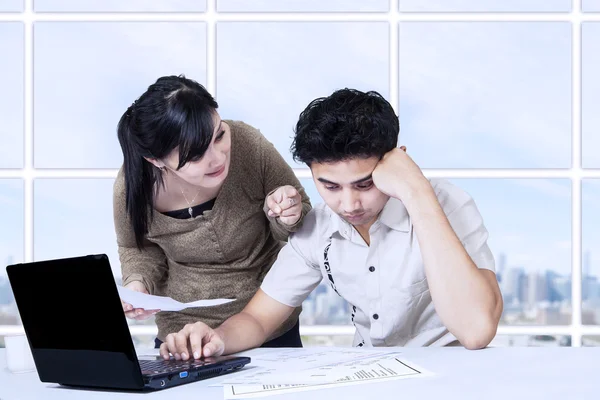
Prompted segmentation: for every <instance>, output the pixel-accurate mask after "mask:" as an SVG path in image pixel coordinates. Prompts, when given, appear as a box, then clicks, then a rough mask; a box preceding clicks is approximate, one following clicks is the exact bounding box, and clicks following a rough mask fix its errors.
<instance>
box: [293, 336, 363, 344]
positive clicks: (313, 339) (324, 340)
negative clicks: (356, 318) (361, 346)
mask: <svg viewBox="0 0 600 400" xmlns="http://www.w3.org/2000/svg"><path fill="white" fill-rule="evenodd" d="M301 339H302V346H303V347H324V346H336V347H352V341H353V340H354V335H316V336H304V335H302V336H301Z"/></svg>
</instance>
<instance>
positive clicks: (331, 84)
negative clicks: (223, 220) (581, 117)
mask: <svg viewBox="0 0 600 400" xmlns="http://www.w3.org/2000/svg"><path fill="white" fill-rule="evenodd" d="M557 4H558V3H557ZM14 26H15V27H16V29H12V30H11V27H10V26H7V25H6V24H0V38H1V39H0V47H1V46H4V47H2V50H3V51H6V52H7V54H17V56H15V57H7V58H6V59H7V60H8V62H6V63H2V65H0V72H2V73H1V74H0V76H4V77H7V76H11V77H13V76H17V77H18V78H19V79H13V78H10V79H7V78H0V79H5V80H6V83H4V82H3V84H6V85H7V86H6V87H7V88H8V90H9V93H11V96H13V97H12V98H13V99H14V98H17V99H19V97H18V96H22V90H21V88H20V87H19V86H18V85H17V87H16V88H12V89H11V86H10V85H11V84H14V82H15V81H19V82H20V81H22V79H21V78H22V75H19V73H20V74H22V72H20V71H19V68H20V67H18V66H17V67H15V66H12V62H14V60H15V59H18V60H21V59H22V57H20V55H19V49H18V46H15V45H14V43H19V40H21V37H22V33H21V31H20V27H19V26H18V25H16V24H15V25H14ZM3 29H4V30H3ZM400 33H401V43H400V45H401V47H400V57H401V58H400V68H401V71H400V99H399V104H400V118H401V129H402V132H401V143H402V144H406V145H407V146H408V151H409V153H410V154H411V155H412V156H413V157H414V159H415V161H416V162H417V163H418V164H419V165H421V166H423V167H440V168H443V167H452V168H453V167H495V166H502V167H539V168H542V167H568V166H569V162H570V125H571V120H570V118H571V117H570V113H571V108H570V107H571V106H570V104H571V103H570V90H571V88H570V63H571V61H570V58H569V57H570V29H569V26H568V25H566V24H562V23H542V24H540V23H518V24H497V23H485V24H484V23H479V24H446V23H442V24H436V25H432V24H428V23H418V24H417V23H411V24H406V25H403V26H402V27H401V30H400ZM35 38H36V43H35V113H36V114H35V117H36V120H35V124H34V126H35V163H36V167H53V168H63V167H76V168H92V167H109V168H115V167H118V166H119V165H120V162H121V154H120V149H119V146H118V142H117V139H116V133H115V126H116V123H117V120H118V118H119V116H120V115H121V114H122V112H123V111H124V110H125V108H126V107H127V106H128V105H129V104H130V103H131V102H132V101H133V99H135V98H136V97H137V96H139V94H141V92H142V91H143V90H144V89H145V88H146V87H147V86H148V85H150V84H151V83H152V82H153V81H154V80H155V79H156V78H157V77H158V76H160V75H164V74H178V73H185V74H186V75H188V76H189V77H191V78H194V79H196V80H198V81H200V82H201V83H205V82H206V45H205V26H204V25H203V24H201V23H197V24H193V23H185V24H180V23H156V24H153V23H38V24H36V27H35ZM217 41H218V47H217V93H216V96H217V100H218V101H219V103H220V106H221V107H220V112H221V115H222V116H223V117H224V118H231V119H241V120H244V121H246V122H248V123H251V124H253V125H255V126H256V127H257V128H259V129H261V131H262V132H263V133H264V134H265V136H267V137H268V138H269V140H271V141H272V142H273V143H274V144H275V145H276V146H277V148H278V149H279V150H280V152H281V153H282V154H283V155H284V156H285V157H286V159H288V160H290V159H291V157H290V156H289V152H288V148H289V143H290V141H291V140H290V138H291V136H292V134H293V132H292V128H293V126H294V124H295V122H296V119H297V116H298V114H299V112H300V111H302V109H303V108H304V107H305V106H306V104H307V103H308V102H309V101H310V100H312V99H313V98H315V97H318V96H325V95H328V94H330V93H331V91H333V90H335V89H338V88H341V87H345V86H348V87H356V88H359V89H365V90H366V89H375V90H378V91H380V92H381V93H382V94H383V95H384V96H386V97H389V95H390V93H389V54H388V48H389V42H388V27H387V25H386V24H382V23H333V24H322V23H264V24H256V23H220V24H218V27H217ZM10 46H12V48H13V50H12V52H11V50H10V49H11V47H10ZM14 48H17V49H16V50H14ZM584 61H585V62H587V61H588V59H587V58H586V59H584ZM17 65H18V64H17ZM11 68H12V69H11ZM0 101H2V100H0ZM586 101H589V103H587V104H588V106H587V107H590V108H594V107H597V105H596V104H597V100H595V99H591V100H589V99H587V98H586ZM16 103H17V104H22V101H20V102H19V101H17V102H16ZM14 104H15V103H14V102H5V103H2V108H0V109H1V110H2V111H4V110H6V109H7V108H6V107H10V106H11V105H12V106H13V107H15V106H14ZM19 107H20V106H19ZM19 107H17V108H15V109H12V111H11V112H10V113H7V112H6V111H4V112H5V113H6V118H7V119H4V117H5V115H2V117H3V118H2V121H3V125H2V126H1V127H0V132H1V135H2V137H1V139H2V140H3V142H4V143H6V142H5V140H9V141H10V140H17V141H16V142H15V143H16V144H13V145H11V147H10V150H2V149H5V147H4V146H3V147H2V149H0V152H2V151H4V153H0V156H1V157H0V160H2V161H0V163H1V162H12V163H19V162H21V161H22V160H21V159H20V158H19V157H22V151H20V150H19V147H20V144H19V143H21V142H20V141H21V140H22V136H19V133H20V132H22V127H21V125H19V124H21V122H20V121H22V117H21V115H22V114H21V109H20V108H19ZM4 121H8V122H4ZM593 123H595V124H596V125H590V124H588V128H589V129H590V131H589V132H592V131H595V132H597V131H598V123H597V121H596V122H593ZM7 126H9V127H10V128H9V130H8V131H3V130H2V129H6V127H7ZM7 132H8V133H7ZM15 138H16V139H15ZM304 182H305V183H306V186H307V190H308V191H309V193H311V191H312V194H313V195H312V196H311V197H315V198H316V197H317V196H316V192H315V189H314V188H312V183H310V182H311V181H310V180H308V181H307V180H305V181H304ZM307 182H309V183H310V184H308V183H307ZM453 182H455V183H456V184H458V185H459V186H461V187H463V188H464V189H465V190H467V192H469V193H470V194H471V195H472V196H473V197H474V198H475V200H476V202H477V204H478V205H479V207H480V210H481V212H482V214H483V216H484V219H485V221H486V225H487V226H488V230H489V231H490V246H491V247H492V250H493V251H494V253H495V254H496V255H498V254H499V253H500V252H503V253H505V254H506V255H507V262H508V266H509V267H510V266H523V267H525V268H527V269H530V270H535V269H545V268H551V269H554V270H556V271H558V272H561V273H568V271H569V270H570V234H571V226H570V224H571V221H570V208H569V206H570V183H569V182H568V181H565V180H482V179H475V180H453ZM586 190H587V189H586ZM589 190H590V192H593V190H596V191H598V190H597V188H596V189H593V188H592V189H589ZM111 192H112V181H111V180H95V181H82V180H51V179H45V180H38V181H36V184H35V220H34V222H35V230H36V232H35V256H36V258H39V259H41V258H51V257H59V256H71V255H74V254H87V253H100V252H104V253H107V254H109V257H110V258H111V261H112V263H113V266H114V267H115V270H118V260H117V257H116V245H115V240H114V230H113V225H112V224H113V222H112V209H111V208H112V201H111V197H112V194H111ZM21 196H22V190H21V189H19V187H17V188H16V189H15V188H10V187H7V186H6V185H3V184H0V199H3V200H0V201H3V204H5V203H6V204H8V206H6V207H5V209H3V210H2V211H0V212H4V213H6V219H5V217H4V214H0V216H1V217H2V221H3V227H5V226H6V228H4V229H3V230H2V232H1V233H0V260H5V259H6V257H7V256H8V255H9V253H15V254H12V255H13V256H14V257H15V258H19V257H20V255H22V247H23V245H22V205H21V199H22V197H21ZM590 196H591V195H590ZM593 196H596V197H595V198H600V195H598V196H597V195H595V194H593ZM10 204H13V206H10ZM11 207H12V208H11ZM15 207H16V208H15ZM19 207H20V208H19ZM591 208H593V206H592V207H591ZM19 216H20V217H19ZM5 220H6V221H7V223H4V221H5ZM597 226H598V224H594V225H593V226H591V227H590V228H588V230H589V233H588V234H587V235H586V238H585V240H586V242H585V243H584V247H585V246H588V248H591V247H592V244H593V243H594V240H595V239H589V238H591V237H593V235H594V234H595V231H597V228H596V227H597ZM15 232H20V233H19V234H15ZM598 256H600V254H599V255H598ZM598 256H595V255H594V256H593V259H594V262H595V264H600V260H599V259H598V258H597V257H598ZM598 273H599V274H600V271H598Z"/></svg>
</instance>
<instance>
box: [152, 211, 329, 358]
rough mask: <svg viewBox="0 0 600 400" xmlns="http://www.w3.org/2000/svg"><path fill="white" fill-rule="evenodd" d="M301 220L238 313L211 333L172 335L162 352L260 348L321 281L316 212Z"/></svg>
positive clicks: (197, 329) (200, 327)
mask: <svg viewBox="0 0 600 400" xmlns="http://www.w3.org/2000/svg"><path fill="white" fill-rule="evenodd" d="M304 220H305V221H304V223H303V224H302V227H301V228H300V230H299V231H298V232H296V233H295V234H293V235H291V236H290V240H289V242H288V244H286V245H285V246H284V247H283V248H282V249H281V251H280V252H279V254H278V256H277V260H276V261H275V263H274V264H273V266H272V267H271V269H270V270H269V272H268V273H267V275H266V276H265V279H264V280H263V282H262V285H261V288H260V289H259V290H258V292H256V294H255V295H254V297H253V298H252V300H250V302H249V303H248V304H247V305H246V307H245V308H244V310H242V312H240V313H239V314H236V315H234V316H232V317H230V318H229V319H227V320H226V321H225V322H223V324H221V326H219V327H218V328H216V329H214V330H213V329H211V328H210V327H208V326H207V325H206V324H204V323H202V322H196V323H195V324H189V325H186V326H185V327H184V328H183V329H182V330H181V331H179V332H177V333H170V334H169V335H167V337H166V340H165V343H163V344H162V345H161V347H160V354H161V355H162V356H163V357H164V358H165V359H168V358H169V353H171V354H173V356H174V357H175V358H176V359H179V358H182V359H184V360H187V359H188V358H189V357H190V354H191V355H193V357H194V358H199V357H200V356H204V357H208V356H216V355H221V354H223V353H226V354H231V353H236V352H239V351H243V350H247V349H250V348H253V347H258V346H260V345H261V344H263V343H264V342H265V340H267V338H269V337H270V336H271V335H272V334H273V332H275V330H276V329H277V328H278V327H279V326H281V324H283V323H284V322H285V321H286V320H287V318H288V317H289V316H290V314H291V313H292V312H293V310H294V309H295V308H296V307H298V306H300V305H301V304H302V302H303V301H304V300H305V299H306V298H307V297H308V295H309V294H310V293H311V292H312V291H313V289H314V288H315V287H317V285H318V284H319V282H321V280H322V279H323V276H322V275H321V270H320V268H319V264H318V262H317V261H316V258H315V251H314V248H315V246H317V243H318V240H319V232H318V229H317V227H316V215H315V212H314V210H313V211H311V212H310V213H309V214H308V215H307V216H306V218H305V219H304ZM317 247H318V246H317Z"/></svg>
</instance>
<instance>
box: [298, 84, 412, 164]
mask: <svg viewBox="0 0 600 400" xmlns="http://www.w3.org/2000/svg"><path fill="white" fill-rule="evenodd" d="M399 131H400V127H399V122H398V116H397V115H396V113H395V112H394V109H393V108H392V106H391V105H390V103H388V102H387V100H385V99H384V98H383V97H382V96H381V95H380V94H379V93H377V92H374V91H370V92H366V93H364V92H361V91H359V90H354V89H347V88H346V89H341V90H338V91H336V92H334V93H333V94H332V95H331V96H328V97H321V98H318V99H316V100H313V101H312V102H311V103H310V104H309V105H308V106H307V107H306V109H305V110H304V111H303V112H302V113H301V114H300V118H299V120H298V123H297V124H296V129H295V133H296V135H295V138H294V141H293V143H292V146H291V152H292V155H293V156H294V160H296V161H299V162H303V163H305V164H307V165H309V166H310V165H311V164H312V163H313V162H316V163H328V162H338V161H343V160H348V159H352V158H369V157H373V156H377V157H383V155H384V154H385V153H387V152H388V151H391V150H392V149H393V148H394V147H396V146H397V145H398V133H399Z"/></svg>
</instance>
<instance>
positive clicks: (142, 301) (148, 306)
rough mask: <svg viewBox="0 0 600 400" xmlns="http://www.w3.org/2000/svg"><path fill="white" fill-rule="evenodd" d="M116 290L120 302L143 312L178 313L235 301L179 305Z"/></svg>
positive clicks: (123, 290) (163, 299)
mask: <svg viewBox="0 0 600 400" xmlns="http://www.w3.org/2000/svg"><path fill="white" fill-rule="evenodd" d="M117 290H118V291H119V296H120V297H121V300H123V301H124V302H126V303H129V304H131V305H132V306H133V308H143V309H145V310H161V311H180V310H183V309H185V308H191V307H212V306H218V305H220V304H226V303H230V302H232V301H235V299H209V300H198V301H193V302H191V303H181V302H179V301H177V300H174V299H172V298H170V297H164V296H155V295H152V294H145V293H141V292H135V291H133V290H131V289H127V288H124V287H122V286H117Z"/></svg>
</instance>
